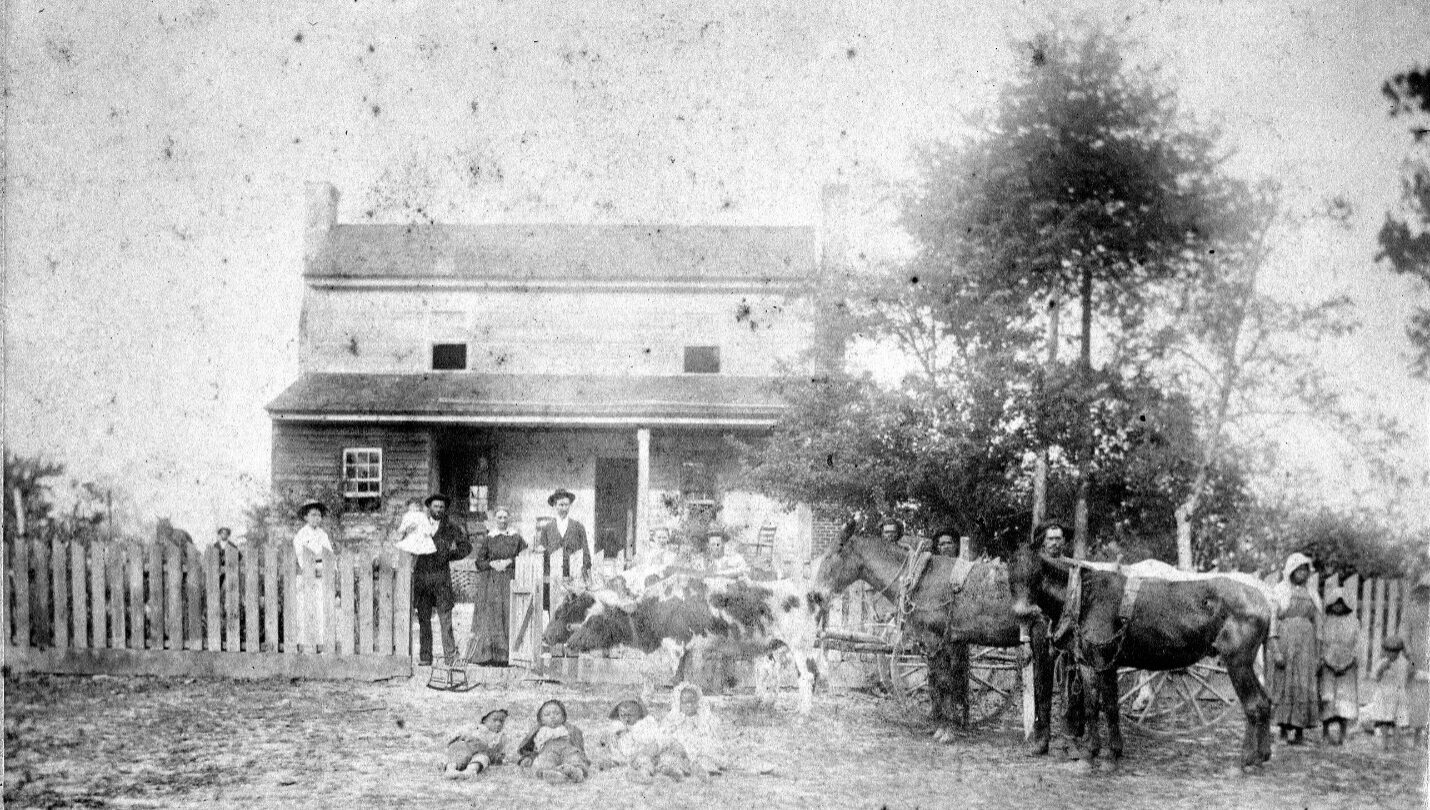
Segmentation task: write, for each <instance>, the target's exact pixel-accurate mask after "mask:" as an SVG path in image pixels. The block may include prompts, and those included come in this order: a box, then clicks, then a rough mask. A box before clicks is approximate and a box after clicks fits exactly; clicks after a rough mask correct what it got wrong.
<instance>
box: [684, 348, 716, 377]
mask: <svg viewBox="0 0 1430 810" xmlns="http://www.w3.org/2000/svg"><path fill="white" fill-rule="evenodd" d="M685 373H686V374H719V373H720V347H719V346H686V347H685Z"/></svg>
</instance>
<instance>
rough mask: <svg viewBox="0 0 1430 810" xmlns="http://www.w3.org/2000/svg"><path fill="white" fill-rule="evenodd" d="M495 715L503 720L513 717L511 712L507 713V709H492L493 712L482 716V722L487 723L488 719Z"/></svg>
mask: <svg viewBox="0 0 1430 810" xmlns="http://www.w3.org/2000/svg"><path fill="white" fill-rule="evenodd" d="M494 714H499V715H501V716H502V719H503V720H505V719H506V718H508V717H510V716H511V712H509V711H507V710H506V709H492V710H491V711H489V712H487V713H486V714H484V715H482V722H483V723H485V722H487V718H489V717H491V716H492V715H494Z"/></svg>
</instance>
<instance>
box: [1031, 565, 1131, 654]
mask: <svg viewBox="0 0 1430 810" xmlns="http://www.w3.org/2000/svg"><path fill="white" fill-rule="evenodd" d="M1084 569H1087V570H1097V569H1094V568H1093V567H1092V566H1090V565H1087V564H1085V563H1083V562H1081V561H1078V560H1073V561H1072V568H1071V569H1069V571H1068V587H1067V598H1066V599H1065V600H1064V602H1063V610H1062V616H1060V617H1059V618H1058V624H1057V627H1055V628H1053V632H1052V633H1051V634H1050V635H1049V641H1051V642H1052V643H1053V644H1054V645H1056V646H1062V644H1063V642H1064V640H1065V639H1066V638H1067V637H1068V635H1069V634H1071V635H1072V636H1073V641H1074V643H1073V645H1072V649H1073V654H1074V655H1075V656H1076V657H1077V658H1078V659H1079V660H1081V659H1082V657H1083V654H1082V646H1083V643H1084V642H1085V641H1086V639H1085V637H1084V636H1083V632H1082V631H1083V627H1082V572H1083V570H1084ZM1122 576H1123V583H1122V600H1121V602H1119V603H1118V605H1117V631H1116V632H1115V633H1113V635H1112V638H1110V639H1108V640H1107V641H1102V642H1092V643H1094V644H1097V645H1098V646H1100V647H1109V646H1112V645H1114V644H1115V645H1116V647H1115V648H1114V650H1113V653H1112V655H1111V656H1110V657H1109V658H1108V659H1107V661H1108V662H1109V664H1113V665H1115V662H1116V661H1117V657H1118V656H1119V655H1121V654H1122V644H1123V642H1124V641H1126V640H1127V628H1128V627H1129V626H1130V625H1131V624H1132V613H1133V611H1134V610H1135V609H1136V606H1137V594H1138V593H1139V592H1140V591H1141V589H1142V582H1143V578H1142V577H1136V576H1132V575H1131V574H1123V575H1122Z"/></svg>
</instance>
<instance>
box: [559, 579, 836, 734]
mask: <svg viewBox="0 0 1430 810" xmlns="http://www.w3.org/2000/svg"><path fill="white" fill-rule="evenodd" d="M637 588H639V590H640V593H639V594H636V593H633V591H635V590H636V589H637ZM818 604H819V600H818V599H817V598H812V596H811V594H810V593H808V591H807V589H805V588H803V587H801V586H800V585H798V584H797V583H795V582H793V581H791V580H774V581H770V582H756V581H751V580H749V579H744V578H741V579H731V578H724V577H708V578H702V577H700V576H695V575H691V574H686V573H676V574H674V575H672V576H667V577H665V578H664V579H659V580H654V581H653V580H650V579H649V578H648V576H642V577H641V578H640V584H639V585H638V586H635V587H631V586H629V585H625V584H624V583H616V584H614V585H613V584H612V583H607V584H606V585H602V586H600V587H595V588H591V589H587V590H584V591H576V592H573V593H571V594H569V595H568V596H567V597H566V599H565V600H563V601H562V603H561V604H559V605H558V606H557V607H556V609H555V610H554V611H552V615H551V622H550V624H549V625H548V626H547V629H546V634H545V637H544V638H545V641H546V643H547V644H565V645H566V648H567V649H568V650H571V651H573V652H577V653H581V652H591V651H595V650H610V649H613V648H616V647H621V646H625V647H631V648H634V649H637V650H640V651H641V652H644V653H645V654H646V656H647V662H648V663H651V664H659V663H662V662H664V663H666V664H667V665H669V663H670V662H673V663H674V667H675V671H676V680H677V681H678V680H680V679H681V678H682V677H683V675H684V670H685V663H686V658H687V653H688V652H689V651H690V650H691V649H692V648H695V647H701V646H708V647H711V648H717V649H719V650H721V651H722V652H724V653H727V654H734V655H737V656H738V657H742V658H755V659H756V660H757V662H758V663H759V664H760V665H761V666H762V667H764V668H766V669H765V671H764V672H760V673H757V678H756V688H757V690H758V691H759V692H760V696H761V699H762V700H767V701H772V700H773V699H774V696H773V694H772V693H771V692H770V689H769V687H770V685H771V683H772V682H774V683H777V679H775V678H772V677H771V676H770V671H769V668H773V667H774V666H775V658H774V656H775V655H776V654H779V653H787V654H788V655H789V657H790V658H791V659H792V661H793V663H794V667H795V671H796V672H797V673H798V675H799V705H798V709H799V712H800V713H801V714H808V713H809V712H810V710H811V708H812V707H813V695H814V679H815V677H816V676H817V675H818V674H819V671H820V668H821V663H822V659H821V658H820V656H819V653H818V650H817V646H816V641H817V636H818V629H819V628H818V622H817V618H818V617H817V605H818ZM652 686H653V684H652V683H651V681H650V680H649V679H648V681H647V689H650V688H652Z"/></svg>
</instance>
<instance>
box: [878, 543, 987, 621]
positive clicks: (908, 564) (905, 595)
mask: <svg viewBox="0 0 1430 810" xmlns="http://www.w3.org/2000/svg"><path fill="white" fill-rule="evenodd" d="M935 556H937V555H935V554H933V553H932V552H930V551H926V550H925V544H924V543H922V542H921V543H919V544H918V546H916V547H915V548H914V549H913V550H912V551H910V552H909V556H908V557H906V558H905V560H904V565H903V567H902V569H901V570H900V572H899V573H900V575H899V576H898V578H897V579H898V582H899V592H898V594H897V595H896V598H895V600H894V609H895V611H896V613H895V620H896V624H895V628H896V629H897V630H898V633H899V636H900V638H902V637H903V634H904V627H905V626H906V624H907V622H908V618H909V614H911V613H913V612H914V598H913V595H914V590H915V589H916V588H918V586H919V583H920V582H921V581H923V577H924V574H925V573H927V572H928V567H929V563H930V562H932V561H933V558H934V557H935ZM972 571H973V563H971V562H969V561H968V560H965V559H963V558H962V557H959V558H957V559H955V560H954V563H953V572H952V574H951V575H950V577H949V585H950V586H951V587H952V588H953V595H954V596H957V595H958V594H959V593H960V592H961V591H962V590H963V586H964V583H966V582H967V581H968V575H969V574H970V573H971V572H972ZM952 601H953V600H952V599H951V598H950V599H949V600H948V601H947V602H944V604H945V605H946V604H948V602H952ZM940 607H942V605H940Z"/></svg>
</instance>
